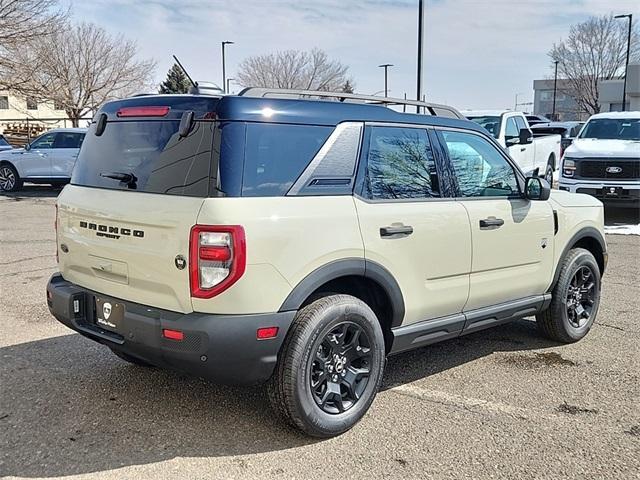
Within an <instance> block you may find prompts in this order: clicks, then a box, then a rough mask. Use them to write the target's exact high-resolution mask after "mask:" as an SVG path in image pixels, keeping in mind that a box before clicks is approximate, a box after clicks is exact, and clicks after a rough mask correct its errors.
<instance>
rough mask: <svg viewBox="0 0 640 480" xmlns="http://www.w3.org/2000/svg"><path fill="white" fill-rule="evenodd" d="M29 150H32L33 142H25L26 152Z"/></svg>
mask: <svg viewBox="0 0 640 480" xmlns="http://www.w3.org/2000/svg"><path fill="white" fill-rule="evenodd" d="M29 150H31V144H30V143H27V144H25V146H24V151H25V152H28V151H29Z"/></svg>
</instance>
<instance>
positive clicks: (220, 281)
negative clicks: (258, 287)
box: [189, 225, 246, 298]
mask: <svg viewBox="0 0 640 480" xmlns="http://www.w3.org/2000/svg"><path fill="white" fill-rule="evenodd" d="M189 241H190V246H189V270H190V283H191V296H192V297H196V298H211V297H214V296H215V295H218V294H219V293H221V292H223V291H225V290H226V289H227V288H229V287H230V286H231V285H233V284H234V283H235V282H237V281H238V279H239V278H240V277H242V275H243V274H244V270H245V267H246V242H245V236H244V229H243V228H242V227H241V226H239V225H196V226H194V227H193V228H192V229H191V237H190V240H189Z"/></svg>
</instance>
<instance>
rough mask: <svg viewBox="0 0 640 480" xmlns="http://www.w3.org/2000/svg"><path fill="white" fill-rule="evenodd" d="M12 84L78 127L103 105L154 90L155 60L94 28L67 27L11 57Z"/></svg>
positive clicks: (84, 25) (86, 25)
mask: <svg viewBox="0 0 640 480" xmlns="http://www.w3.org/2000/svg"><path fill="white" fill-rule="evenodd" d="M11 53H12V55H13V56H14V57H15V62H14V63H13V67H12V69H11V71H10V72H9V79H8V83H9V84H10V85H13V90H14V91H17V92H18V93H20V94H22V95H25V96H29V97H33V98H35V99H36V100H39V101H51V102H55V103H56V104H58V105H60V106H61V107H62V108H63V109H64V110H65V111H66V113H67V115H68V116H69V118H70V119H71V120H72V122H73V125H74V126H77V124H78V121H79V119H80V118H82V117H83V116H84V115H86V114H87V113H88V112H90V111H91V110H95V109H96V108H97V107H98V106H99V105H100V104H102V103H103V102H105V101H107V100H110V99H113V98H119V97H122V96H127V95H130V94H132V93H136V92H140V91H141V90H143V89H145V88H147V87H149V86H150V84H151V78H152V75H153V71H154V69H155V62H154V61H153V60H138V59H137V58H136V57H137V53H138V48H137V46H136V43H135V42H133V41H130V40H126V39H124V38H123V37H122V36H115V37H112V36H110V35H109V34H108V33H107V32H106V31H105V30H104V29H102V28H101V27H99V26H97V25H95V24H92V23H80V24H77V25H67V26H66V27H65V28H64V29H62V30H60V31H58V32H56V33H53V34H51V35H49V36H48V37H37V38H34V39H32V41H30V42H28V43H27V44H26V45H23V47H22V48H15V49H12V51H11Z"/></svg>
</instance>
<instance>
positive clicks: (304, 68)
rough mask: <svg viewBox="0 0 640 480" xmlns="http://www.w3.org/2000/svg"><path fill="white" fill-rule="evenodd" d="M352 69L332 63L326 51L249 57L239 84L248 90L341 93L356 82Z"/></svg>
mask: <svg viewBox="0 0 640 480" xmlns="http://www.w3.org/2000/svg"><path fill="white" fill-rule="evenodd" d="M348 70H349V67H347V66H346V65H343V64H342V63H340V62H339V61H338V60H330V59H329V56H328V55H327V53H326V52H324V51H323V50H320V49H318V48H314V49H313V50H311V51H310V52H303V51H300V50H285V51H282V52H276V53H270V54H267V55H257V56H254V57H249V58H247V59H245V60H243V61H242V63H240V66H239V69H238V74H237V75H236V78H237V81H238V83H239V84H240V85H243V86H245V87H266V88H293V89H303V90H323V91H333V92H337V91H341V90H342V89H343V87H344V85H345V84H346V83H347V82H349V86H350V87H351V88H353V80H351V79H350V78H349V77H348V76H347V72H348Z"/></svg>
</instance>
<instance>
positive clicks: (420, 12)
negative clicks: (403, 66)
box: [416, 0, 424, 113]
mask: <svg viewBox="0 0 640 480" xmlns="http://www.w3.org/2000/svg"><path fill="white" fill-rule="evenodd" d="M423 24H424V1H423V0H420V1H419V2H418V71H417V75H416V83H417V86H416V100H418V101H420V99H421V98H422V35H423ZM416 113H420V107H419V106H416Z"/></svg>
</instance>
